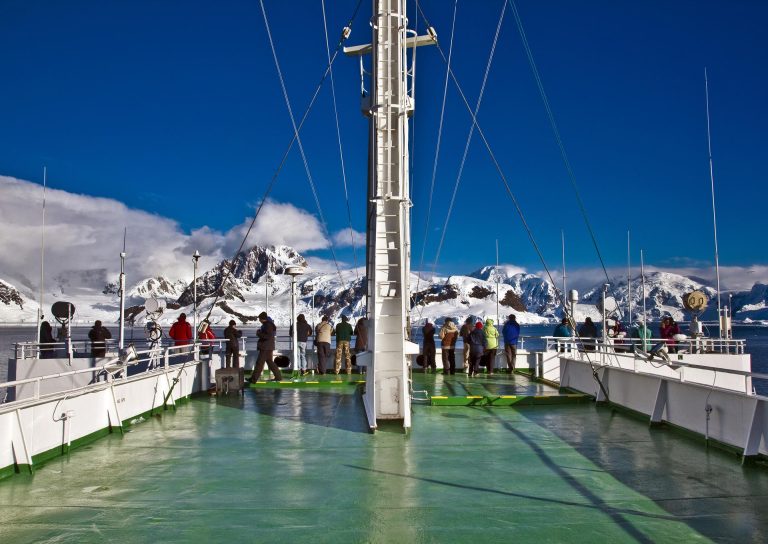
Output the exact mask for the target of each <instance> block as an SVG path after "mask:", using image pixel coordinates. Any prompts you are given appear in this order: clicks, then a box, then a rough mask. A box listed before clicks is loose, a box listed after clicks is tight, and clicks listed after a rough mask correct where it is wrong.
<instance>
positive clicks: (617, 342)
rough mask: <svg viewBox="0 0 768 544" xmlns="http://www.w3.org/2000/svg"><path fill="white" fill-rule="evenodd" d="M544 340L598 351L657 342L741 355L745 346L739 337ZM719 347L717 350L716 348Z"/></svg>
mask: <svg viewBox="0 0 768 544" xmlns="http://www.w3.org/2000/svg"><path fill="white" fill-rule="evenodd" d="M541 338H542V339H543V340H545V341H546V349H547V350H548V351H549V350H551V349H553V348H554V349H558V348H560V347H561V346H563V347H568V348H571V349H572V346H574V345H577V346H579V347H580V348H581V349H583V347H584V346H589V347H595V348H596V350H597V351H598V352H599V351H600V348H603V351H606V352H608V351H610V352H613V351H615V349H612V350H608V349H606V348H608V347H610V348H615V347H617V346H620V347H630V346H635V347H638V346H639V347H642V346H643V344H646V345H648V346H655V345H657V344H662V343H664V344H667V345H672V346H674V347H676V348H677V349H683V350H686V353H695V354H736V355H741V354H743V353H744V349H745V347H746V340H744V339H742V338H739V339H736V338H709V337H701V338H686V339H684V340H670V339H666V338H637V337H631V336H624V337H621V338H617V337H609V338H608V341H607V342H603V340H602V338H579V337H575V336H574V337H562V336H542V337H541ZM718 348H719V350H718Z"/></svg>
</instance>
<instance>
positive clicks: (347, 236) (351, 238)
mask: <svg viewBox="0 0 768 544" xmlns="http://www.w3.org/2000/svg"><path fill="white" fill-rule="evenodd" d="M333 243H334V244H335V245H336V247H352V246H353V245H354V246H355V247H364V246H365V233H364V232H359V231H356V230H355V229H353V228H351V227H347V228H345V229H341V230H340V231H338V232H336V234H334V235H333Z"/></svg>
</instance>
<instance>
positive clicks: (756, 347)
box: [0, 325, 768, 400]
mask: <svg viewBox="0 0 768 544" xmlns="http://www.w3.org/2000/svg"><path fill="white" fill-rule="evenodd" d="M107 328H109V329H110V331H111V332H112V337H113V338H115V339H116V338H117V336H118V334H117V327H107ZM88 330H89V327H73V328H72V339H73V340H75V341H77V340H85V339H87V338H88ZM241 330H242V331H243V336H244V337H246V347H247V349H248V350H255V349H256V327H255V326H244V327H241ZM553 331H554V325H523V326H522V327H521V331H520V334H521V335H522V336H523V337H524V340H523V341H524V346H525V348H526V349H528V350H532V351H535V350H540V349H543V347H544V341H543V340H541V337H542V336H549V335H551V334H552V332H553ZM166 332H167V331H166ZM214 332H215V334H216V337H217V338H223V336H224V328H223V327H221V330H219V329H218V328H216V327H214ZM415 333H416V334H415V335H414V336H416V338H414V340H416V341H420V340H421V339H420V338H419V336H420V334H419V333H420V331H419V330H417V331H415ZM733 336H734V338H737V339H744V340H746V342H747V353H750V354H751V355H752V371H753V372H759V373H762V374H768V327H765V326H758V325H734V327H733ZM125 339H126V343H130V342H132V341H136V342H137V344H139V343H143V342H144V329H143V328H141V327H134V328H128V329H126V332H125ZM34 340H35V328H34V327H29V326H0V382H3V381H6V380H7V376H8V359H10V358H13V357H14V353H15V351H14V349H15V348H14V346H15V344H16V343H17V342H32V341H34ZM288 347H289V343H288V329H287V327H286V328H282V327H281V328H280V329H278V344H277V348H278V349H288ZM752 383H753V384H754V386H755V391H756V392H757V393H758V394H761V395H768V380H760V379H754V380H753V382H752ZM0 400H2V395H1V394H0Z"/></svg>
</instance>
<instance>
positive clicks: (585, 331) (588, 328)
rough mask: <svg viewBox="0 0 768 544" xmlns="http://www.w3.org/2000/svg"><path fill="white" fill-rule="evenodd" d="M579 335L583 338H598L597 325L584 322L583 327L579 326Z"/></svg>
mask: <svg viewBox="0 0 768 544" xmlns="http://www.w3.org/2000/svg"><path fill="white" fill-rule="evenodd" d="M579 336H581V337H582V338H596V337H597V327H596V326H595V324H594V323H584V324H583V325H582V326H581V327H579Z"/></svg>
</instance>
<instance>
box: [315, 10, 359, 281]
mask: <svg viewBox="0 0 768 544" xmlns="http://www.w3.org/2000/svg"><path fill="white" fill-rule="evenodd" d="M320 5H321V6H322V9H323V30H324V31H325V52H326V54H327V55H328V63H329V64H330V62H331V47H330V44H329V42H328V21H327V19H326V17H325V0H320ZM330 78H331V95H332V96H333V114H334V116H335V117H336V138H337V140H338V141H339V158H340V160H341V180H342V183H343V185H344V200H345V201H346V203H347V219H348V220H349V241H350V242H351V244H352V260H353V262H354V265H355V277H356V278H357V279H360V272H359V271H358V269H357V242H356V241H355V229H353V228H352V209H351V208H350V206H349V192H348V191H347V170H346V168H345V167H344V150H343V147H342V145H341V127H340V126H339V110H338V107H337V106H336V83H335V82H334V79H333V69H331V72H330Z"/></svg>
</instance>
